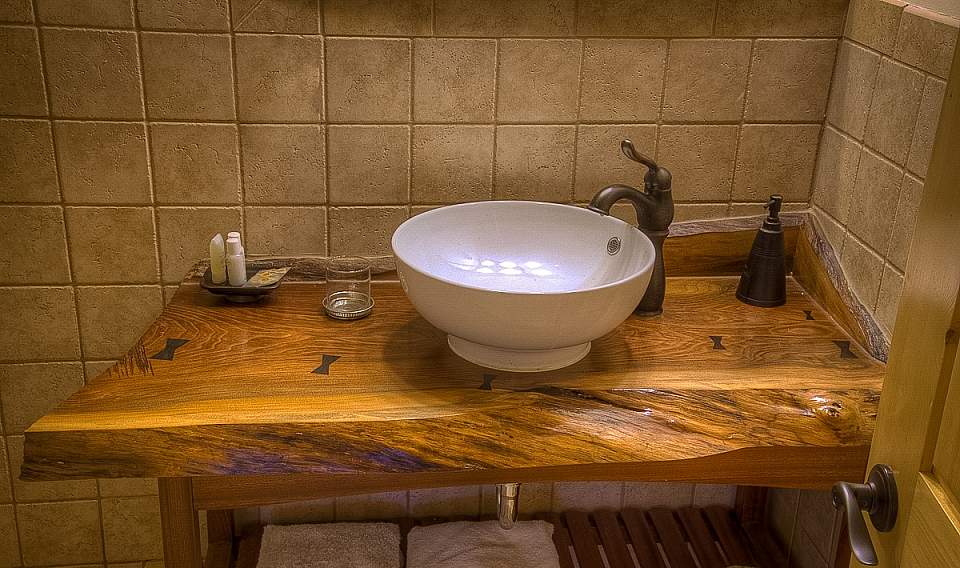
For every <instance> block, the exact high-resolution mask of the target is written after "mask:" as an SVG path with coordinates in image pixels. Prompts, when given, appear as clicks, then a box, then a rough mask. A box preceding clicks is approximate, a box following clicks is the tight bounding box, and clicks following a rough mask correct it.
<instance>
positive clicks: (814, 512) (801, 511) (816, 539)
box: [797, 490, 840, 557]
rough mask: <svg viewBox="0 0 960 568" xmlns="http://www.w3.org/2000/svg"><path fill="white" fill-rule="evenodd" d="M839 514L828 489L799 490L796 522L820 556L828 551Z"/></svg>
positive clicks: (825, 554)
mask: <svg viewBox="0 0 960 568" xmlns="http://www.w3.org/2000/svg"><path fill="white" fill-rule="evenodd" d="M839 515H840V513H839V512H838V511H836V510H835V509H834V508H833V499H832V498H831V496H830V492H829V491H811V490H802V491H800V506H799V507H798V508H797V522H798V523H799V524H800V527H801V528H802V529H803V531H804V532H806V533H807V535H808V536H809V537H810V540H811V543H812V544H813V545H814V546H815V547H816V549H817V551H818V552H819V553H820V555H821V556H822V557H826V556H828V555H829V553H830V541H831V540H832V537H833V525H834V522H835V520H836V519H837V518H838V517H839Z"/></svg>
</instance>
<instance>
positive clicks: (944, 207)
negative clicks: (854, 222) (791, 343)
mask: <svg viewBox="0 0 960 568" xmlns="http://www.w3.org/2000/svg"><path fill="white" fill-rule="evenodd" d="M891 222H892V219H891ZM958 340H960V49H957V50H956V54H955V56H954V62H953V72H952V73H951V78H950V80H949V82H948V84H947V91H946V97H945V98H944V102H943V110H942V111H941V117H940V126H939V128H938V131H937V138H936V144H935V146H934V151H933V157H932V159H931V163H930V169H929V172H928V175H927V179H926V188H925V191H924V196H923V202H922V204H921V206H920V213H919V215H918V218H917V228H916V232H915V234H914V238H913V244H912V246H911V249H910V260H909V262H908V265H907V271H906V278H905V281H904V286H903V292H902V296H901V300H900V310H899V313H898V315H897V323H896V327H895V329H894V334H893V345H892V346H891V350H890V360H889V367H888V371H887V376H886V379H885V382H884V385H883V392H882V394H881V397H880V410H879V416H878V423H877V429H876V432H875V434H874V438H873V445H872V447H871V452H870V466H871V467H872V465H873V464H874V463H886V464H889V465H890V466H892V467H893V469H894V472H895V475H896V481H897V485H898V488H899V491H900V499H899V506H900V513H899V516H898V519H897V523H896V526H895V527H894V529H893V530H892V531H891V532H888V533H877V532H876V531H874V530H873V528H872V527H871V536H872V537H873V542H874V544H875V545H876V547H877V553H878V555H879V559H880V566H890V567H893V566H902V567H911V568H912V567H918V568H956V567H960V353H958V350H957V345H958ZM868 470H869V468H868ZM851 566H860V564H859V563H858V562H857V561H856V560H855V559H854V560H852V564H851Z"/></svg>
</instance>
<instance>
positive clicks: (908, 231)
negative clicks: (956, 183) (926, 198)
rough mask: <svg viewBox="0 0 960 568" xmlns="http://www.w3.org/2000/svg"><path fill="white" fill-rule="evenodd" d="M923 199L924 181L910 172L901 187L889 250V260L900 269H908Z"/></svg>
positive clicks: (887, 213)
mask: <svg viewBox="0 0 960 568" xmlns="http://www.w3.org/2000/svg"><path fill="white" fill-rule="evenodd" d="M922 199H923V181H921V180H919V179H917V178H915V177H913V176H911V175H909V174H908V175H906V176H904V178H903V184H902V185H901V187H900V200H899V202H898V203H897V216H896V218H895V219H894V222H893V230H892V233H891V235H890V248H889V250H887V260H888V261H890V263H892V264H893V265H894V266H895V267H896V268H898V269H899V270H900V271H904V270H906V269H907V257H908V256H909V254H910V245H911V243H913V234H914V232H916V228H917V214H918V213H919V212H920V202H921V200H922ZM889 214H890V211H889V210H888V211H886V212H885V217H887V218H888V219H889V217H888V216H889Z"/></svg>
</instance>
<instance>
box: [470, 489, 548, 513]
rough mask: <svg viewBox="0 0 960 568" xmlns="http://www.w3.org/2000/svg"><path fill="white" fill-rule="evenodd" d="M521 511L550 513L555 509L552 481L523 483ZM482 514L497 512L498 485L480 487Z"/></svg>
mask: <svg viewBox="0 0 960 568" xmlns="http://www.w3.org/2000/svg"><path fill="white" fill-rule="evenodd" d="M519 507H520V511H522V512H523V514H527V515H529V514H533V513H549V512H551V511H552V510H553V484H552V483H521V484H520V505H519ZM480 514H481V515H496V514H497V486H496V485H483V486H481V487H480Z"/></svg>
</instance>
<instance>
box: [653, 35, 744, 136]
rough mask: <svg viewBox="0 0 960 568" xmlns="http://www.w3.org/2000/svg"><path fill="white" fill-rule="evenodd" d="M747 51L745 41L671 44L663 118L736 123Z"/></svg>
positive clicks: (711, 40)
mask: <svg viewBox="0 0 960 568" xmlns="http://www.w3.org/2000/svg"><path fill="white" fill-rule="evenodd" d="M750 49H751V46H750V41H749V40H745V39H741V40H734V39H691V40H673V41H671V42H670V57H669V60H668V62H667V78H666V84H665V87H664V94H663V119H664V120H665V121H670V120H683V121H717V120H729V121H734V120H740V116H741V113H742V111H743V99H744V92H745V90H746V87H747V70H748V69H749V67H750Z"/></svg>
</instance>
